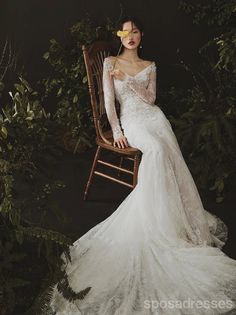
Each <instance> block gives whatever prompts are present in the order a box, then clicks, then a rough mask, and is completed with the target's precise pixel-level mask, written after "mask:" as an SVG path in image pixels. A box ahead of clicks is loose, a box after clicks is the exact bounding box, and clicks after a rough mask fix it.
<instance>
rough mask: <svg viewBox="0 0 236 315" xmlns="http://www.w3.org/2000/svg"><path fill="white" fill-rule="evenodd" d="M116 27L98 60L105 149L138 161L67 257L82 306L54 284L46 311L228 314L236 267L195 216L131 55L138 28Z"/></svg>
mask: <svg viewBox="0 0 236 315" xmlns="http://www.w3.org/2000/svg"><path fill="white" fill-rule="evenodd" d="M121 27H122V28H120V31H121V34H122V36H121V43H122V45H123V51H122V53H121V54H120V55H119V56H117V58H116V57H107V58H105V61H104V69H103V87H104V98H105V107H106V111H107V115H108V119H109V122H110V125H111V127H112V131H113V136H114V145H116V146H118V147H119V148H124V147H126V146H128V145H131V146H133V147H136V148H138V149H140V150H141V151H142V153H143V154H142V160H141V163H140V167H139V173H138V184H137V186H136V187H135V189H133V190H132V192H131V193H130V194H129V195H128V196H127V197H126V198H125V200H124V201H123V202H122V203H121V204H120V206H119V207H118V208H117V210H116V211H115V212H114V213H113V214H112V215H111V216H110V217H108V218H107V219H106V220H104V221H102V222H101V223H99V224H97V225H96V226H95V227H93V228H92V229H91V230H89V231H88V232H87V233H86V234H85V235H83V236H82V237H81V238H80V239H78V240H77V241H76V242H75V243H74V244H73V245H74V246H73V247H71V249H70V252H71V257H72V262H71V263H69V264H68V265H67V266H66V269H65V270H66V273H67V275H68V280H69V284H70V287H71V288H72V289H73V291H74V292H80V291H81V290H83V289H85V288H87V287H90V288H91V289H90V290H89V292H88V293H87V295H86V296H85V298H84V299H83V300H75V301H74V302H69V301H68V300H66V299H65V298H64V297H63V296H62V295H61V294H60V293H59V292H58V290H57V287H56V286H55V287H54V291H53V294H52V298H51V306H52V308H53V310H54V311H55V312H56V314H57V315H61V314H67V315H77V314H93V315H96V314H98V315H115V314H116V315H118V314H124V315H133V314H140V315H147V314H164V315H172V314H173V315H182V314H188V315H190V314H194V315H201V314H204V315H205V314H214V315H217V314H226V313H227V314H228V312H230V311H231V312H234V311H235V310H236V305H235V302H236V300H235V298H236V261H235V260H233V259H231V258H230V257H228V256H226V255H225V254H224V253H223V252H222V251H221V248H222V247H223V245H224V244H225V241H226V238H227V227H226V226H225V224H224V223H223V222H222V221H221V220H220V219H219V218H218V217H216V216H213V215H212V214H210V213H209V212H208V211H206V210H205V209H204V208H203V205H202V202H201V199H200V197H199V194H198V191H197V188H196V185H195V183H194V181H193V178H192V176H191V173H190V172H189V169H188V168H187V165H186V163H185V161H184V159H183V156H182V154H181V151H180V148H179V145H178V143H177V140H176V137H175V135H174V133H173V130H172V128H171V125H170V123H169V121H168V120H167V118H166V117H165V115H164V113H163V112H162V111H161V109H160V108H159V107H158V106H157V105H155V97H156V65H155V63H154V62H153V61H152V62H150V61H147V60H143V59H141V58H140V57H139V55H138V47H139V45H140V42H141V40H142V36H143V30H142V27H141V26H140V24H139V22H138V21H137V20H135V19H131V18H129V19H125V20H123V21H122V23H121ZM122 32H123V33H122ZM115 97H116V98H117V99H118V101H119V103H120V105H121V110H120V122H121V125H120V123H119V120H118V117H117V115H116V111H115V106H114V100H115ZM121 127H122V128H121ZM122 129H123V130H122ZM230 314H233V313H230Z"/></svg>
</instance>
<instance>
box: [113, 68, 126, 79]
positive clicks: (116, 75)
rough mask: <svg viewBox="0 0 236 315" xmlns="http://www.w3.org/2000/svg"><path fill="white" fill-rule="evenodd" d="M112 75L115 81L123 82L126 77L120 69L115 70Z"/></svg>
mask: <svg viewBox="0 0 236 315" xmlns="http://www.w3.org/2000/svg"><path fill="white" fill-rule="evenodd" d="M110 75H111V76H113V77H114V78H115V79H117V80H121V81H123V80H124V79H125V77H126V74H125V73H124V72H123V71H121V70H120V69H115V70H113V71H111V72H110Z"/></svg>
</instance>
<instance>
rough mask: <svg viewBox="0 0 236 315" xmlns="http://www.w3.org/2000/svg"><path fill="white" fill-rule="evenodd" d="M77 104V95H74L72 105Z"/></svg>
mask: <svg viewBox="0 0 236 315" xmlns="http://www.w3.org/2000/svg"><path fill="white" fill-rule="evenodd" d="M77 102H78V95H77V94H75V96H74V97H73V103H77Z"/></svg>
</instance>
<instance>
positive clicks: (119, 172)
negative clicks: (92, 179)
mask: <svg viewBox="0 0 236 315" xmlns="http://www.w3.org/2000/svg"><path fill="white" fill-rule="evenodd" d="M123 160H124V157H123V156H121V157H120V163H119V167H121V166H122V163H123ZM120 174H121V170H118V174H117V175H118V177H120Z"/></svg>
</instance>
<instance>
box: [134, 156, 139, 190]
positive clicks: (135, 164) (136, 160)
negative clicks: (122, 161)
mask: <svg viewBox="0 0 236 315" xmlns="http://www.w3.org/2000/svg"><path fill="white" fill-rule="evenodd" d="M139 162H140V156H139V155H138V154H136V155H135V157H134V175H133V187H135V186H136V185H137V182H138V168H139Z"/></svg>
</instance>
